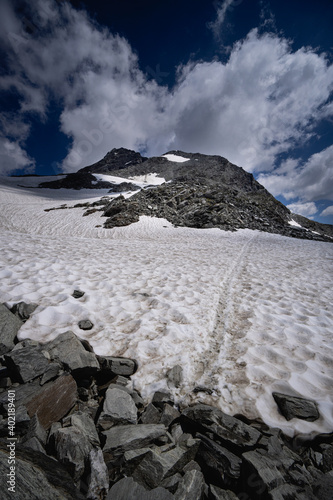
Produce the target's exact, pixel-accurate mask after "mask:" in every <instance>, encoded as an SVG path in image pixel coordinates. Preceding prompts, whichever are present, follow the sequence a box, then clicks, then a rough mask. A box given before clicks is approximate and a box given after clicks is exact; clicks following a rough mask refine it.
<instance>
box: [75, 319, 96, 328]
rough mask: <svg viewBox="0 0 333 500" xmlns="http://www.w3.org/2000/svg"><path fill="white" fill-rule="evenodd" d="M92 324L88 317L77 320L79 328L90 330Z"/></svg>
mask: <svg viewBox="0 0 333 500" xmlns="http://www.w3.org/2000/svg"><path fill="white" fill-rule="evenodd" d="M93 326H94V325H93V323H92V322H91V321H90V319H82V320H81V321H79V322H78V327H79V328H81V330H91V329H92V328H93Z"/></svg>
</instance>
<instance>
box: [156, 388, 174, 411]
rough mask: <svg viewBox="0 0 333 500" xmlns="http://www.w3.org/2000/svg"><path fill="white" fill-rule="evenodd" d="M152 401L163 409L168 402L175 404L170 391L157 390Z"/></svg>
mask: <svg viewBox="0 0 333 500" xmlns="http://www.w3.org/2000/svg"><path fill="white" fill-rule="evenodd" d="M152 403H153V405H155V406H157V407H158V408H161V409H163V408H164V405H165V404H166V403H168V404H171V405H173V400H172V398H171V394H170V393H169V392H163V391H157V392H155V394H154V396H153V399H152Z"/></svg>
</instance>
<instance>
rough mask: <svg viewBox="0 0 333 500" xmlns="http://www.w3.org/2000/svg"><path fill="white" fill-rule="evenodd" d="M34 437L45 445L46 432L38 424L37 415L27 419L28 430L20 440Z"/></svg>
mask: <svg viewBox="0 0 333 500" xmlns="http://www.w3.org/2000/svg"><path fill="white" fill-rule="evenodd" d="M32 438H36V439H38V441H39V442H40V443H41V444H42V445H43V446H45V444H46V440H47V432H46V430H45V429H44V427H43V426H42V425H41V424H40V422H39V420H38V417H37V415H34V416H33V417H32V418H31V419H30V421H29V427H28V432H27V434H26V435H25V436H24V438H23V439H22V442H25V441H28V440H29V439H32Z"/></svg>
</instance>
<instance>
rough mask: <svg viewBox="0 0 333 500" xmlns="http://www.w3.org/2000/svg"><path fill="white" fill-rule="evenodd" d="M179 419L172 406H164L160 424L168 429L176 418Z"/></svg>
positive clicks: (177, 412)
mask: <svg viewBox="0 0 333 500" xmlns="http://www.w3.org/2000/svg"><path fill="white" fill-rule="evenodd" d="M179 417H180V413H179V411H178V410H176V408H174V407H173V406H171V405H169V404H166V405H164V408H163V410H162V415H161V420H160V423H161V424H164V425H165V427H169V426H170V425H171V424H172V423H173V422H174V421H175V420H177V418H179Z"/></svg>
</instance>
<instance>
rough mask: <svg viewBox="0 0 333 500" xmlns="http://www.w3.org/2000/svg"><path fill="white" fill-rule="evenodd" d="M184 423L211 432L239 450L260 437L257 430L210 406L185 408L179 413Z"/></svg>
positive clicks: (247, 446) (255, 441) (254, 442)
mask: <svg viewBox="0 0 333 500" xmlns="http://www.w3.org/2000/svg"><path fill="white" fill-rule="evenodd" d="M181 421H184V423H185V424H188V425H191V426H194V427H198V429H199V430H201V432H204V433H207V432H210V433H213V434H214V436H215V437H216V438H218V439H219V440H220V441H222V442H224V443H231V444H232V445H234V446H235V447H237V448H239V449H240V450H241V451H243V450H244V448H249V447H252V446H254V445H255V444H256V443H257V442H258V441H259V439H260V437H261V434H260V432H259V431H257V430H256V429H254V428H253V427H251V426H250V425H247V424H245V423H243V422H242V421H241V420H238V419H236V418H234V417H231V416H230V415H226V414H225V413H223V412H222V411H221V410H219V409H217V408H214V407H212V406H208V405H204V404H197V405H194V406H191V407H189V408H186V409H185V410H184V411H183V412H182V415H181Z"/></svg>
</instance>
